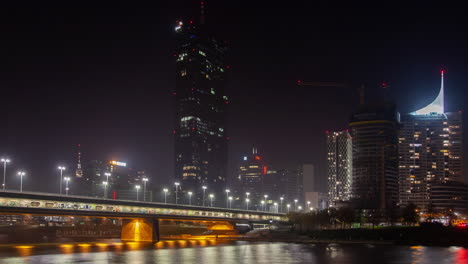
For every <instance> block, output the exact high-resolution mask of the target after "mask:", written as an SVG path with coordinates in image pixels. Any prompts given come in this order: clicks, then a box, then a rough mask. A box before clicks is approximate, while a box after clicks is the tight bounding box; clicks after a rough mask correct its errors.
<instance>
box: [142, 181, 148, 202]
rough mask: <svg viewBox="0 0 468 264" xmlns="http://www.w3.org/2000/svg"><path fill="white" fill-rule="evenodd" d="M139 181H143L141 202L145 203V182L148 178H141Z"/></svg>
mask: <svg viewBox="0 0 468 264" xmlns="http://www.w3.org/2000/svg"><path fill="white" fill-rule="evenodd" d="M141 180H142V181H143V201H146V182H147V181H148V178H143V179H141Z"/></svg>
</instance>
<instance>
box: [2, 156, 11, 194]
mask: <svg viewBox="0 0 468 264" xmlns="http://www.w3.org/2000/svg"><path fill="white" fill-rule="evenodd" d="M2 162H3V191H5V188H6V185H5V179H6V165H7V163H10V159H2Z"/></svg>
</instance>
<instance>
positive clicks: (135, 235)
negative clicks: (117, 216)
mask: <svg viewBox="0 0 468 264" xmlns="http://www.w3.org/2000/svg"><path fill="white" fill-rule="evenodd" d="M120 239H121V240H122V241H132V242H152V243H155V242H158V241H159V220H158V219H123V220H122V233H121V237H120Z"/></svg>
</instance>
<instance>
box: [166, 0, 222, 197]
mask: <svg viewBox="0 0 468 264" xmlns="http://www.w3.org/2000/svg"><path fill="white" fill-rule="evenodd" d="M201 10H202V12H203V10H204V6H203V2H202V6H201ZM200 20H201V21H200V24H199V25H197V24H196V23H195V22H193V21H179V22H177V25H176V27H175V31H176V35H177V49H176V53H175V58H176V90H175V92H174V95H175V100H176V115H175V129H174V136H175V180H176V181H179V182H180V186H181V190H182V191H192V192H195V193H200V192H202V186H207V187H208V188H209V192H210V193H212V192H214V193H216V194H215V195H216V196H218V197H220V195H222V194H223V192H224V189H225V185H226V166H227V139H228V138H227V137H226V126H225V112H226V111H225V108H226V105H227V104H228V103H229V101H228V98H227V97H226V96H225V95H224V79H225V74H226V71H227V69H228V68H229V66H227V65H225V62H224V56H225V52H226V47H225V46H224V45H223V44H222V43H220V42H218V41H217V40H216V39H215V38H213V37H212V36H211V35H210V32H209V31H208V29H207V27H206V25H205V24H204V18H203V13H202V18H201V19H200ZM194 197H201V195H194ZM221 197H222V196H221ZM215 201H219V199H215ZM197 202H198V203H199V204H201V203H202V202H201V201H200V200H198V201H197Z"/></svg>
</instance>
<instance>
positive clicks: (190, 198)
mask: <svg viewBox="0 0 468 264" xmlns="http://www.w3.org/2000/svg"><path fill="white" fill-rule="evenodd" d="M192 194H193V193H192V192H188V198H189V200H188V201H189V205H192Z"/></svg>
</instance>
